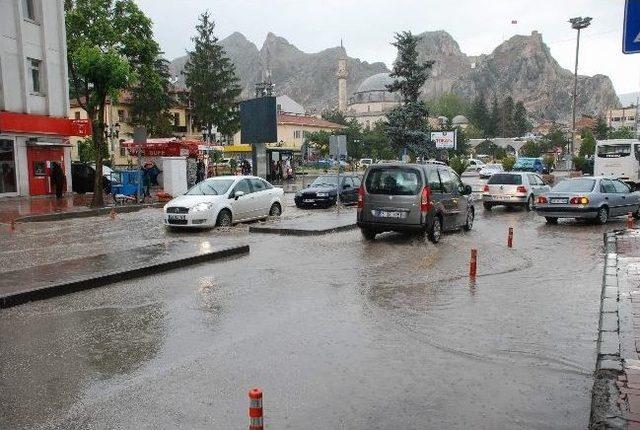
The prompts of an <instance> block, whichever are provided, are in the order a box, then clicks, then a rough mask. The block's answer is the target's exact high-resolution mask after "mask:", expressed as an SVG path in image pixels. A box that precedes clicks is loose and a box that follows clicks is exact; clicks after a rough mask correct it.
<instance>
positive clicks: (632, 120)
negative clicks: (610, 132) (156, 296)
mask: <svg viewBox="0 0 640 430" xmlns="http://www.w3.org/2000/svg"><path fill="white" fill-rule="evenodd" d="M637 116H638V108H637V107H636V106H628V107H623V108H620V109H609V111H607V125H608V126H609V127H611V128H613V129H614V130H618V129H619V128H622V127H629V128H631V129H635V127H636V120H637V119H638V118H637Z"/></svg>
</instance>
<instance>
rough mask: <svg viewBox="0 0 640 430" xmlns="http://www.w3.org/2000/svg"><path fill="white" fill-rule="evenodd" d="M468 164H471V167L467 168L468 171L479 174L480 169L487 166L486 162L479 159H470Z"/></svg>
mask: <svg viewBox="0 0 640 430" xmlns="http://www.w3.org/2000/svg"><path fill="white" fill-rule="evenodd" d="M467 163H469V165H468V166H467V171H474V172H479V171H480V169H482V168H483V167H484V165H485V164H484V161H482V160H478V159H477V158H469V159H468V160H467Z"/></svg>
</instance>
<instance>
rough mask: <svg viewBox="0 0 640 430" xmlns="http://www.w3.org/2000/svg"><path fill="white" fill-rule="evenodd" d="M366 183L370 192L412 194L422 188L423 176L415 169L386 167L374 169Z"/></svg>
mask: <svg viewBox="0 0 640 430" xmlns="http://www.w3.org/2000/svg"><path fill="white" fill-rule="evenodd" d="M365 184H366V187H367V191H368V192H369V193H370V194H386V195H401V196H412V195H416V194H418V193H419V192H420V190H421V189H422V178H421V177H420V173H419V172H418V171H417V170H415V169H407V168H398V167H385V168H377V169H372V170H371V171H370V172H369V174H368V175H367V179H366V182H365Z"/></svg>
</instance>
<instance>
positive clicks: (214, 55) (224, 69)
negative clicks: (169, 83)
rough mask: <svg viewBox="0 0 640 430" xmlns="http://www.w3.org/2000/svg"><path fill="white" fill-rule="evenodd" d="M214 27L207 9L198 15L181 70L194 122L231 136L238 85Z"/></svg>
mask: <svg viewBox="0 0 640 430" xmlns="http://www.w3.org/2000/svg"><path fill="white" fill-rule="evenodd" d="M214 27H215V24H214V22H213V19H211V16H210V15H209V12H205V13H203V14H202V15H200V17H199V24H197V25H196V32H197V35H196V36H195V37H193V38H192V39H191V40H192V41H193V43H194V49H193V50H192V51H188V52H187V54H188V58H187V62H186V64H185V66H184V71H183V73H184V75H185V84H186V86H187V88H188V89H189V98H190V101H191V112H192V115H193V119H194V122H195V124H196V125H197V126H199V127H200V128H203V129H206V130H213V129H214V128H215V129H217V130H218V132H219V133H220V134H222V135H223V136H231V135H233V134H234V133H236V132H237V131H238V130H239V129H240V115H239V112H238V106H237V99H238V97H239V96H240V92H241V91H242V88H241V87H240V85H239V84H238V78H237V77H236V73H235V67H234V65H233V63H232V62H231V60H230V59H229V58H228V57H227V55H226V53H225V52H224V49H223V48H222V46H220V44H219V43H218V38H217V37H215V36H214V34H213V29H214Z"/></svg>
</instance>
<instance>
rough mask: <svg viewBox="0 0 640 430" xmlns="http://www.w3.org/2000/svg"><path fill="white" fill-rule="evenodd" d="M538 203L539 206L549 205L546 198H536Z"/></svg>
mask: <svg viewBox="0 0 640 430" xmlns="http://www.w3.org/2000/svg"><path fill="white" fill-rule="evenodd" d="M538 203H540V204H541V205H546V204H547V203H549V201H548V200H547V198H546V197H545V196H539V197H538Z"/></svg>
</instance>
